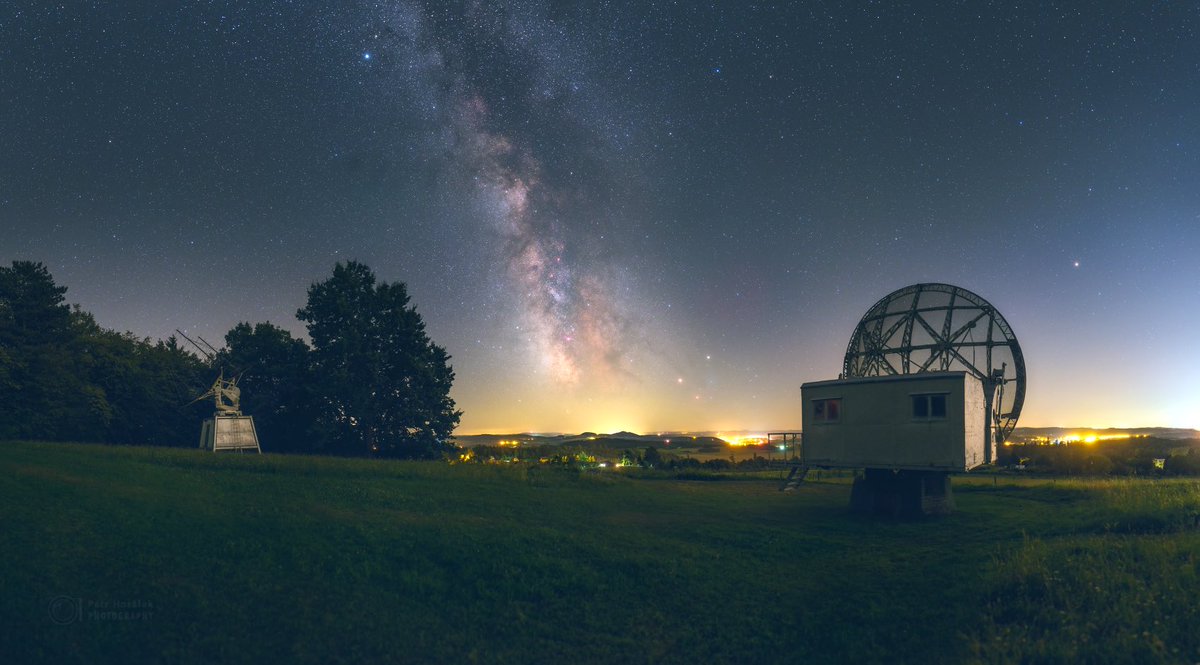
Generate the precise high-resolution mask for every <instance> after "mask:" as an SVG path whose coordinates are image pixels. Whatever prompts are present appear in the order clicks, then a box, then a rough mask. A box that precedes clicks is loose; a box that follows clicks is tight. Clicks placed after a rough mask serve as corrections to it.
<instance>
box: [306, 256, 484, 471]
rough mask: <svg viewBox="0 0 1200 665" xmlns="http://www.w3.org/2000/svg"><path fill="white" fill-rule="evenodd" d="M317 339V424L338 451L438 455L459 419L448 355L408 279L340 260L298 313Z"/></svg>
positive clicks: (312, 335)
mask: <svg viewBox="0 0 1200 665" xmlns="http://www.w3.org/2000/svg"><path fill="white" fill-rule="evenodd" d="M296 316H297V318H299V319H300V320H301V321H304V322H305V323H306V324H307V326H308V335H309V338H310V339H311V340H312V344H313V351H312V358H313V362H312V369H313V372H314V381H313V386H314V388H315V398H316V401H317V405H318V406H317V414H318V424H317V426H318V428H319V429H321V430H323V432H324V433H326V434H327V438H328V441H329V445H330V448H331V451H332V452H338V453H342V454H360V455H361V454H367V455H378V456H383V457H440V456H441V455H442V454H443V453H444V452H445V451H446V450H447V449H448V444H447V440H448V438H449V436H450V434H451V433H452V432H453V431H454V427H455V426H456V425H457V424H458V420H459V417H460V416H461V415H462V414H461V412H460V411H457V410H455V404H454V400H453V399H451V398H450V386H451V384H452V383H453V381H454V371H453V370H452V369H451V367H450V365H449V360H450V356H449V355H448V354H447V353H446V350H445V349H443V348H442V347H440V346H438V345H436V344H434V343H433V342H432V341H431V340H430V339H429V336H428V335H427V334H426V333H425V323H424V321H423V320H422V319H421V316H420V314H418V313H417V311H416V308H415V307H413V306H412V305H411V304H410V302H409V297H408V290H407V288H406V287H405V285H404V284H403V283H402V282H395V283H390V284H389V283H386V282H377V280H376V278H375V274H374V273H373V272H371V270H370V268H368V267H367V266H366V265H363V264H362V263H358V262H355V261H350V262H348V263H345V264H343V263H338V264H337V265H336V266H335V267H334V269H333V276H332V277H330V278H329V279H327V280H325V281H323V282H319V283H316V284H313V285H312V286H311V287H309V289H308V304H307V305H306V306H305V307H303V308H301V309H300V311H299V312H297V313H296Z"/></svg>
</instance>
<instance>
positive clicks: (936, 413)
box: [910, 393, 946, 420]
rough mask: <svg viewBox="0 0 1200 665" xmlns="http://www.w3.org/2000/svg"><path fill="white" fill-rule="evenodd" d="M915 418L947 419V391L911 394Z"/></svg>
mask: <svg viewBox="0 0 1200 665" xmlns="http://www.w3.org/2000/svg"><path fill="white" fill-rule="evenodd" d="M910 397H912V417H913V420H945V419H946V393H932V394H927V395H910Z"/></svg>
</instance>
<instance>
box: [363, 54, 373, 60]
mask: <svg viewBox="0 0 1200 665" xmlns="http://www.w3.org/2000/svg"><path fill="white" fill-rule="evenodd" d="M370 59H371V54H370V53H363V60H370Z"/></svg>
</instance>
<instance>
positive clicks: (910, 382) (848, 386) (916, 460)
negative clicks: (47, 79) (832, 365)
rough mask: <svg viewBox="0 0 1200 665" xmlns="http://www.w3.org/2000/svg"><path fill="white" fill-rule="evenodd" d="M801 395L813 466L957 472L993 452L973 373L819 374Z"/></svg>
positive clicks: (808, 453) (808, 454) (806, 441)
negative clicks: (827, 378)
mask: <svg viewBox="0 0 1200 665" xmlns="http://www.w3.org/2000/svg"><path fill="white" fill-rule="evenodd" d="M800 394H801V401H802V402H803V408H804V413H803V415H802V421H803V423H804V461H805V463H806V464H808V465H809V466H821V467H844V468H868V469H872V468H873V469H893V470H912V471H943V472H953V471H968V470H970V469H973V468H975V467H977V466H980V465H982V464H986V463H988V462H991V461H993V460H994V459H995V452H996V451H995V444H994V443H993V442H992V441H990V439H989V436H988V432H989V427H988V413H987V400H986V399H985V396H984V390H983V383H982V381H980V380H979V379H978V378H977V377H975V376H974V375H973V374H971V373H969V372H923V373H919V374H902V375H893V376H871V377H856V378H851V379H837V380H833V381H814V382H811V383H806V384H804V385H803V386H801V387H800Z"/></svg>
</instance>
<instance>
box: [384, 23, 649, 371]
mask: <svg viewBox="0 0 1200 665" xmlns="http://www.w3.org/2000/svg"><path fill="white" fill-rule="evenodd" d="M389 16H390V17H393V18H399V21H398V24H399V25H401V26H403V28H402V30H401V31H400V32H397V31H395V30H389V31H388V32H389V34H390V35H391V36H393V37H395V39H394V40H392V42H391V44H392V45H394V46H395V47H396V48H397V49H398V50H399V51H400V52H402V53H405V54H406V55H405V56H404V59H405V61H407V62H408V63H410V66H409V67H407V68H406V70H401V72H400V74H401V75H403V76H411V74H412V73H413V72H417V73H419V75H420V76H421V77H422V78H421V80H422V84H423V88H422V89H420V90H419V94H420V95H421V96H423V97H424V98H425V99H426V100H427V101H426V104H427V106H428V107H430V108H434V109H439V110H440V113H438V114H437V118H438V120H439V121H440V122H439V124H438V128H439V130H440V131H441V134H440V136H441V137H442V139H443V141H444V144H443V145H442V146H441V147H442V148H443V149H444V150H445V152H444V154H443V155H442V158H443V159H444V163H443V164H442V169H443V171H442V173H443V176H444V178H443V182H442V186H443V187H449V188H451V189H454V190H455V191H458V192H462V191H469V193H470V194H471V195H472V196H473V197H474V201H475V203H476V207H475V209H474V211H473V212H474V213H475V217H476V220H477V221H478V223H479V228H478V229H477V231H478V232H479V233H483V234H487V235H489V236H491V237H494V238H495V242H494V243H492V246H491V249H492V251H493V252H494V254H495V257H496V258H497V259H498V262H499V263H500V264H501V265H503V266H504V270H503V271H502V273H501V274H498V275H497V277H498V278H499V279H501V280H503V284H502V287H501V288H500V289H499V290H500V291H502V292H505V293H507V294H508V295H510V296H512V297H513V298H514V300H515V301H516V302H515V304H516V307H517V309H518V311H519V313H520V316H519V321H520V323H519V324H518V325H516V326H515V329H516V330H519V331H521V335H519V338H520V339H521V340H523V341H524V342H525V343H526V344H528V345H529V346H530V349H529V350H530V351H532V352H533V353H534V355H535V356H536V358H537V360H538V362H539V365H540V368H541V370H542V371H543V372H544V373H545V375H546V376H547V377H548V378H549V379H550V381H551V382H552V383H553V384H555V385H559V386H566V387H569V386H575V385H578V384H580V383H581V382H583V381H586V382H587V383H588V385H589V386H591V387H599V388H603V387H605V386H609V385H611V384H612V383H613V382H614V380H615V379H617V378H621V377H625V378H628V377H629V376H630V375H629V373H628V371H626V370H624V369H623V368H622V359H623V356H625V355H627V353H628V352H623V351H622V350H623V349H629V341H630V339H629V337H630V334H631V331H630V327H631V324H630V320H629V317H628V315H627V314H626V313H624V312H623V311H622V309H623V308H622V303H621V302H620V300H619V298H618V294H617V293H616V289H615V287H614V285H613V284H612V283H610V280H609V278H608V276H609V275H610V274H611V273H612V271H613V269H614V267H613V266H612V265H600V264H599V263H598V262H597V261H595V260H594V258H593V257H590V256H588V255H587V254H588V249H587V247H588V245H590V244H592V242H593V241H594V240H595V238H594V237H590V236H592V235H594V234H595V233H596V232H595V229H596V228H597V227H596V226H595V225H589V224H587V220H586V216H587V214H589V213H588V211H581V210H578V209H573V208H572V204H573V202H574V200H575V199H574V196H573V194H572V193H570V192H566V191H561V190H560V189H559V188H558V187H557V186H556V185H555V184H554V183H553V182H551V180H552V178H548V177H547V174H546V173H545V166H544V164H543V161H542V159H541V158H540V157H539V155H538V154H537V148H536V146H535V145H534V143H535V139H536V137H534V136H530V135H529V134H528V133H527V132H513V131H509V130H508V129H507V128H506V127H505V124H506V122H505V120H504V119H503V118H498V117H497V113H495V112H494V110H493V100H491V99H489V97H488V92H487V90H485V88H486V86H484V85H480V84H479V82H478V79H479V77H480V76H482V74H480V73H479V72H478V71H472V66H474V67H479V63H478V62H474V63H473V62H472V59H471V57H470V56H469V54H464V53H463V52H462V48H461V45H455V44H454V43H453V42H450V43H447V38H446V37H445V36H444V35H440V34H438V33H437V30H436V29H435V26H434V25H433V21H432V20H431V19H429V18H426V16H427V14H426V13H425V12H424V10H423V9H422V8H421V7H419V6H418V5H415V4H400V5H397V6H395V7H393V8H392V10H391V12H390V13H389ZM461 20H462V21H464V22H465V23H466V24H468V25H469V26H470V27H469V29H470V30H473V31H474V33H475V34H474V38H475V39H481V40H483V41H484V42H485V43H487V44H491V45H494V46H495V47H496V49H498V51H497V52H498V53H501V54H502V55H500V56H499V57H500V58H501V59H505V58H507V59H508V60H509V62H508V65H509V66H510V67H512V68H514V69H515V70H521V71H513V72H509V75H514V76H523V77H528V78H529V79H531V80H536V81H538V82H539V84H540V86H541V87H540V89H539V91H537V92H534V93H533V94H531V95H527V97H528V98H527V99H526V100H524V101H522V102H521V104H520V106H521V107H522V108H524V110H525V111H526V112H527V113H529V114H530V115H532V116H539V115H545V114H546V113H545V112H544V110H543V109H540V108H538V107H539V105H543V106H553V105H554V104H555V103H556V102H555V101H554V100H553V99H552V97H553V94H552V93H551V92H549V91H551V90H554V89H559V88H561V87H562V85H563V83H562V81H560V80H559V78H560V75H559V74H557V73H556V72H554V71H551V69H552V67H550V66H547V63H552V64H556V65H561V63H563V62H566V61H569V60H570V58H569V56H568V54H565V53H562V52H559V51H557V50H555V49H556V46H555V44H554V43H553V40H551V43H542V42H538V43H531V41H530V40H531V34H544V31H545V29H546V24H545V22H544V21H539V20H537V19H536V17H531V16H529V15H518V14H508V13H499V14H493V13H488V10H487V9H486V8H484V7H482V6H476V7H474V8H470V9H468V10H467V12H466V13H465V15H464V16H463V17H461ZM463 29H467V28H463ZM387 43H388V42H385V44H387ZM506 50H511V51H514V52H512V53H505V51H506ZM399 84H400V85H410V86H411V79H409V81H408V82H407V83H399ZM570 85H571V86H572V87H574V88H578V87H580V83H579V82H578V81H577V80H576V82H574V83H572V84H570ZM502 101H508V100H502ZM551 113H555V111H553V110H552V111H551ZM522 120H524V121H527V120H528V118H522ZM555 120H556V121H557V122H558V123H560V124H567V125H570V126H571V127H572V128H574V129H575V130H576V131H578V132H581V133H584V134H588V133H593V134H594V131H593V129H592V128H591V127H588V126H587V122H586V121H587V120H588V119H581V118H579V117H578V116H575V115H571V114H567V113H562V112H557V113H555ZM591 120H594V118H592V119H591ZM445 130H449V133H446V132H445ZM556 161H557V162H559V165H558V168H569V166H563V164H564V163H566V164H568V165H569V164H570V162H571V160H570V159H566V160H564V159H563V156H562V155H561V154H560V155H556ZM484 258H491V257H484Z"/></svg>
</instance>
